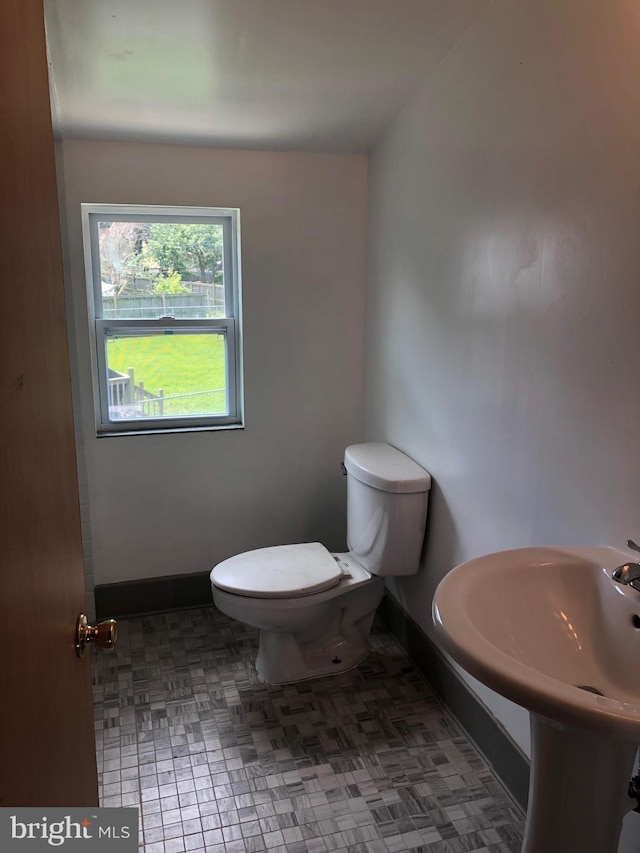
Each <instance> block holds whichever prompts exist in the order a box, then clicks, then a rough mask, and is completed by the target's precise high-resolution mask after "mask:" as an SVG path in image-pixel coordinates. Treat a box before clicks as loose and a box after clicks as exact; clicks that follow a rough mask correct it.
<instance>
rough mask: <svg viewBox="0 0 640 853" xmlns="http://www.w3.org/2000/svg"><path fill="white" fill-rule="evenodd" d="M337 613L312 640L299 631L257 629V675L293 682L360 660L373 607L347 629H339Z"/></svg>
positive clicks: (345, 667)
mask: <svg viewBox="0 0 640 853" xmlns="http://www.w3.org/2000/svg"><path fill="white" fill-rule="evenodd" d="M376 598H378V596H376ZM377 603H378V602H377V601H376V605H377ZM340 615H341V614H338V615H337V617H336V619H335V620H334V621H333V624H332V625H331V626H330V628H329V630H327V631H325V632H323V635H322V636H321V637H318V638H316V639H314V640H313V641H312V642H304V641H301V637H300V635H299V634H290V633H285V632H279V631H268V630H262V631H260V646H259V649H258V656H257V658H256V670H257V673H258V675H259V676H260V678H261V679H262V680H263V681H266V682H267V683H269V684H294V683H295V682H297V681H307V680H309V679H311V678H321V677H322V676H326V675H335V674H336V673H339V672H346V670H348V669H353V667H355V666H357V665H358V664H359V663H361V662H362V661H363V660H364V659H365V658H366V656H367V654H368V652H369V642H368V639H369V631H370V630H371V624H372V622H373V617H374V615H375V607H374V608H373V609H372V610H371V612H369V613H368V614H366V615H365V616H364V617H363V618H361V619H360V620H358V622H357V623H355V624H353V623H351V624H350V625H349V626H348V627H349V630H347V631H340V622H341V621H343V620H341V619H340ZM343 625H344V622H343ZM345 627H346V626H345ZM345 634H347V635H350V638H349V639H348V638H347V637H345Z"/></svg>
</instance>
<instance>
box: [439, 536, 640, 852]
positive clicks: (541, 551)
mask: <svg viewBox="0 0 640 853" xmlns="http://www.w3.org/2000/svg"><path fill="white" fill-rule="evenodd" d="M635 556H636V557H637V555H635ZM633 558H634V557H633V556H632V555H630V554H629V553H627V552H624V551H618V550H615V549H613V548H580V547H576V548H543V547H541V548H522V549H517V550H513V551H502V552H499V553H496V554H489V555H487V556H484V557H479V558H477V559H474V560H469V561H468V562H466V563H463V564H462V565H460V566H457V567H456V568H455V569H453V570H452V571H451V572H449V574H448V575H447V576H446V577H445V578H444V579H443V580H442V581H441V583H440V584H439V586H438V589H437V590H436V594H435V597H434V602H433V618H434V623H435V626H436V629H437V632H438V636H439V639H440V642H441V645H442V647H443V648H444V649H445V651H447V652H448V653H449V654H450V655H451V657H452V658H453V659H454V660H456V661H457V662H458V663H459V664H460V665H461V666H462V667H463V668H464V669H466V670H467V672H469V673H470V674H471V675H473V676H474V677H475V678H477V679H478V680H479V681H481V682H483V683H484V684H486V685H487V686H488V687H490V688H492V689H493V690H495V691H496V692H497V693H500V694H501V695H503V696H505V697H507V698H508V699H511V700H512V701H513V702H516V703H517V704H519V705H522V706H523V707H525V708H528V709H529V710H530V711H531V730H532V759H531V784H530V792H529V808H528V813H527V827H526V830H525V842H524V846H523V851H524V853H555V851H557V853H573V851H576V853H578V851H580V853H588V851H592V850H593V851H594V853H615V851H616V850H617V843H618V837H619V834H620V828H621V823H622V818H623V816H624V814H625V812H626V811H629V810H630V808H633V807H635V806H636V805H637V802H636V801H632V800H630V799H629V798H628V797H627V788H628V783H629V778H630V776H631V773H632V771H633V763H634V758H635V752H636V744H638V743H640V629H639V628H638V627H636V623H637V625H638V626H640V592H637V591H635V590H634V589H632V588H631V587H629V586H623V585H621V584H619V583H617V582H616V581H614V580H613V579H612V578H611V572H612V571H613V569H614V568H615V567H616V566H618V565H620V564H622V563H626V562H630V561H632V560H633Z"/></svg>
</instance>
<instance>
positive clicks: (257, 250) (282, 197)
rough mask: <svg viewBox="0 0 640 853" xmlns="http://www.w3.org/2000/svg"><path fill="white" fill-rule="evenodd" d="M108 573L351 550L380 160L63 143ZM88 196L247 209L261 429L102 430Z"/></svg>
mask: <svg viewBox="0 0 640 853" xmlns="http://www.w3.org/2000/svg"><path fill="white" fill-rule="evenodd" d="M62 147H63V158H64V173H63V174H64V191H65V199H66V210H67V217H68V223H67V224H68V235H69V249H70V279H71V287H72V290H73V309H72V310H73V312H74V317H73V323H72V333H73V334H74V336H75V345H76V351H77V353H78V358H77V364H76V365H75V367H76V369H77V373H78V385H79V389H80V397H81V408H82V423H83V431H84V452H85V456H86V464H87V474H88V490H89V503H90V507H91V539H92V548H93V551H92V554H93V567H94V571H95V581H96V583H98V584H100V583H102V584H104V583H109V582H115V581H122V580H129V579H136V578H145V577H156V576H162V575H170V574H181V573H189V572H198V571H206V570H208V569H209V568H210V567H211V566H212V565H214V564H215V563H216V562H218V561H219V560H221V559H224V558H225V557H228V556H230V555H232V554H234V553H237V552H239V551H242V550H245V549H249V548H256V547H262V546H266V545H273V544H279V543H287V542H298V541H309V540H315V539H318V540H321V541H322V542H323V543H324V544H326V545H327V546H328V547H330V548H334V549H337V548H342V547H344V544H345V542H344V540H345V494H344V490H345V482H344V479H343V477H342V476H341V474H340V468H339V464H340V461H341V459H342V453H343V450H344V447H345V446H346V445H347V444H349V443H351V442H354V441H358V440H361V438H362V372H363V315H364V285H365V265H366V247H365V242H366V205H367V159H366V157H364V156H359V155H345V156H342V155H321V154H289V153H264V152H255V151H251V152H249V151H225V150H215V149H207V148H191V147H186V146H184V147H180V146H165V145H132V144H125V143H106V142H83V141H67V142H64V143H63V146H62ZM81 202H95V203H100V202H103V203H128V204H137V203H140V204H165V205H172V204H175V205H211V206H220V207H239V208H240V210H241V228H242V271H243V302H244V334H245V346H244V362H245V402H246V408H245V413H246V429H244V430H228V431H218V432H202V433H184V434H165V435H150V436H124V437H107V438H100V439H97V438H96V436H95V426H94V422H93V406H92V398H91V376H90V356H89V344H88V334H87V316H86V297H85V282H84V267H83V258H82V238H81V225H80V204H81Z"/></svg>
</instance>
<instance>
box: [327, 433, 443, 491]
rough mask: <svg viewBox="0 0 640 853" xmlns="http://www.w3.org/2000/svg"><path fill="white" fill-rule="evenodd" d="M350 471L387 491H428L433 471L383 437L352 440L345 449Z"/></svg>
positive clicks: (354, 475) (345, 459)
mask: <svg viewBox="0 0 640 853" xmlns="http://www.w3.org/2000/svg"><path fill="white" fill-rule="evenodd" d="M344 467H345V468H346V469H347V471H348V472H349V474H351V475H352V476H353V477H355V478H356V480H360V482H361V483H366V484H367V485H368V486H373V487H374V488H376V489H380V490H381V491H384V492H428V491H429V489H430V488H431V475H430V474H429V473H428V472H427V471H425V470H424V468H421V467H420V465H418V463H417V462H414V461H413V459H410V458H409V457H408V456H405V454H404V453H402V452H401V451H400V450H397V449H396V448H395V447H391V445H390V444H384V443H383V442H381V441H374V442H369V443H367V444H352V445H351V446H350V447H347V449H346V450H345V452H344Z"/></svg>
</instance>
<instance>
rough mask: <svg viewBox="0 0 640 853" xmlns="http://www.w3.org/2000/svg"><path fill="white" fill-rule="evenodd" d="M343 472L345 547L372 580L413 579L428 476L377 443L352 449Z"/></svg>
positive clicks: (407, 459) (427, 491)
mask: <svg viewBox="0 0 640 853" xmlns="http://www.w3.org/2000/svg"><path fill="white" fill-rule="evenodd" d="M344 466H345V468H346V469H347V547H348V548H349V551H350V552H351V553H352V554H353V555H354V556H355V557H356V559H357V560H358V562H359V563H360V564H361V565H362V566H364V568H365V569H367V570H368V571H369V572H371V574H373V575H381V576H391V575H413V574H415V573H416V572H417V571H418V568H419V566H420V552H421V550H422V540H423V539H424V528H425V523H426V519H427V499H428V495H429V489H430V488H431V477H430V475H429V474H428V473H427V472H426V471H425V470H424V468H421V467H420V465H418V464H417V463H416V462H414V461H413V459H410V458H409V457H408V456H405V454H404V453H401V452H400V451H399V450H396V448H395V447H391V446H390V445H389V444H383V443H381V442H372V443H369V444H352V445H351V446H350V447H347V449H346V450H345V454H344Z"/></svg>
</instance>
